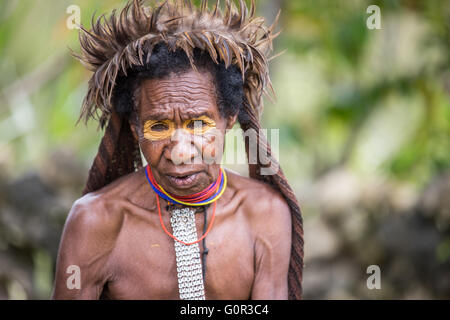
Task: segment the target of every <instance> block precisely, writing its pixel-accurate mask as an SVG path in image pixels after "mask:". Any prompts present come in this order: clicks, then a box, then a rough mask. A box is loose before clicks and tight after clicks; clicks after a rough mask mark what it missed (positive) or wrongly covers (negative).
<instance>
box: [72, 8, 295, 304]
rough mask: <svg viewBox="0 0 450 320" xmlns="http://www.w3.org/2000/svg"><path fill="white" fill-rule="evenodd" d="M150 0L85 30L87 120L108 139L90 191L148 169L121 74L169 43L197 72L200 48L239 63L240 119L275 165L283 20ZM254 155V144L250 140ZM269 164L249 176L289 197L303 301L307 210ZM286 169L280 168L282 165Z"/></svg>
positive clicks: (292, 284)
mask: <svg viewBox="0 0 450 320" xmlns="http://www.w3.org/2000/svg"><path fill="white" fill-rule="evenodd" d="M143 2H144V1H142V0H130V1H129V2H128V4H127V5H126V6H125V7H124V9H122V11H121V12H120V13H117V12H116V10H114V11H113V12H112V14H111V15H110V16H109V18H106V17H105V16H104V15H102V16H100V18H98V19H97V21H94V18H93V19H92V28H91V30H87V29H85V28H83V27H81V31H80V44H81V54H79V55H76V56H77V58H78V59H79V60H80V61H81V62H82V63H83V64H84V65H85V66H86V67H87V68H88V69H89V70H91V71H92V72H93V75H92V77H91V79H90V80H89V88H88V92H87V95H86V97H85V99H84V101H83V107H82V112H81V116H80V119H81V118H84V119H85V120H86V121H87V120H88V119H89V118H93V119H96V120H99V122H100V125H101V127H102V128H103V127H104V125H105V124H106V123H108V126H107V128H106V132H105V135H104V137H103V139H102V142H101V144H100V147H99V151H98V154H97V156H96V158H95V160H94V163H93V165H92V167H91V170H90V172H89V178H88V182H87V185H86V187H85V190H84V193H88V192H92V191H95V190H98V189H100V188H101V187H103V186H105V185H107V184H108V183H110V182H111V181H113V180H115V179H117V178H118V177H120V176H122V175H125V174H128V173H130V172H133V171H134V170H136V169H137V168H139V167H141V166H142V163H141V158H140V152H139V145H138V143H137V141H136V140H135V139H134V137H133V135H132V134H131V130H130V127H129V124H128V121H126V119H125V118H124V117H122V116H120V115H118V114H117V113H116V112H114V106H113V105H112V101H113V93H114V88H115V86H116V84H117V79H118V77H126V76H127V73H128V72H129V70H131V69H133V67H139V66H145V65H146V64H147V63H148V61H149V59H150V56H151V54H152V50H153V48H154V47H155V46H156V45H157V44H158V43H165V44H166V45H167V47H168V48H169V50H173V51H175V50H177V49H182V50H183V51H184V52H185V53H186V55H187V57H188V59H189V61H190V62H191V65H192V67H193V68H194V69H195V64H194V61H193V56H194V55H193V51H194V49H196V48H198V49H200V50H202V51H205V52H207V53H208V54H209V56H210V57H211V59H212V60H213V61H214V62H215V63H219V62H224V63H225V66H226V67H228V66H230V65H235V66H237V67H238V68H239V70H240V71H241V73H242V79H243V85H244V94H245V99H244V103H243V106H242V107H243V108H244V113H245V114H246V117H245V119H246V120H245V121H244V120H239V121H240V125H241V128H242V129H243V130H244V131H245V130H247V129H254V130H255V131H256V132H257V135H258V143H259V145H258V146H259V148H262V149H263V150H264V151H266V154H267V155H269V157H270V159H271V161H272V162H273V163H277V160H276V159H275V158H274V157H273V156H272V155H271V151H270V146H269V145H268V143H267V141H266V139H265V137H264V136H263V135H262V134H259V129H260V124H259V117H260V115H261V112H262V107H263V105H262V94H263V93H264V92H265V93H267V89H269V90H272V91H273V89H272V85H271V83H270V78H269V69H268V60H269V59H268V57H267V56H268V54H269V52H270V51H271V50H272V41H273V39H274V38H275V37H276V36H277V35H278V34H279V33H274V29H275V26H276V23H277V20H278V17H279V14H278V16H277V18H276V20H275V22H274V23H273V24H272V25H271V26H270V27H268V26H266V25H265V20H264V19H263V18H261V17H255V16H254V13H255V3H254V0H251V5H250V8H248V7H247V6H246V4H245V2H244V0H239V1H238V5H239V9H238V8H237V6H236V5H235V3H234V1H231V0H226V1H225V10H224V11H222V10H221V8H220V5H219V3H220V0H217V1H216V4H215V6H214V8H213V9H209V8H208V1H207V0H202V1H201V4H200V7H199V8H197V7H196V6H194V5H193V4H192V2H191V0H172V1H165V2H163V3H160V4H158V5H156V6H154V7H153V8H151V7H146V6H144V3H143ZM245 145H246V152H247V156H248V154H249V153H248V152H249V150H248V149H249V146H248V141H247V140H246V141H245ZM262 167H264V165H262V164H261V162H260V161H259V159H258V163H257V164H249V175H250V177H252V178H255V179H259V180H263V181H264V182H266V183H269V184H271V185H272V186H273V187H274V188H275V189H277V190H279V191H280V192H281V193H282V194H283V196H284V197H285V199H286V200H287V202H288V204H289V206H290V208H291V213H292V226H293V230H292V231H293V232H292V250H291V262H290V266H289V297H290V298H291V299H299V298H300V297H301V280H302V267H303V227H302V218H301V213H300V208H299V205H298V203H297V200H296V198H295V195H294V193H293V191H292V189H291V188H290V186H289V184H288V182H287V180H286V178H285V177H284V175H283V172H282V170H281V168H279V170H278V172H277V174H275V175H272V176H264V175H261V173H260V169H261V168H262ZM278 167H279V166H278Z"/></svg>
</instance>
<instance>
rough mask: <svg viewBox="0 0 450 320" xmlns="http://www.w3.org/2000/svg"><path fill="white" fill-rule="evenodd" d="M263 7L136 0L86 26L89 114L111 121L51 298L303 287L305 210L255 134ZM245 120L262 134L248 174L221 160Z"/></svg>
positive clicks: (238, 293)
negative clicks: (258, 12) (258, 13)
mask: <svg viewBox="0 0 450 320" xmlns="http://www.w3.org/2000/svg"><path fill="white" fill-rule="evenodd" d="M254 8H255V7H254V4H253V3H252V6H251V8H250V14H248V9H247V7H246V6H245V3H244V2H243V1H240V2H239V10H237V9H235V6H234V4H233V3H231V2H230V1H227V2H226V8H225V12H224V13H222V12H221V10H220V8H219V6H218V5H216V6H215V8H214V9H211V10H209V9H208V6H207V1H202V4H201V6H200V8H195V7H194V6H193V5H192V4H191V3H190V2H189V1H169V2H165V3H163V4H159V5H157V6H156V7H154V8H148V7H145V6H144V5H143V4H142V1H138V0H135V1H132V2H130V3H129V4H128V5H127V6H126V7H125V8H124V9H123V10H122V11H121V12H120V13H119V14H118V15H115V13H113V14H112V15H111V16H110V17H109V19H102V18H100V19H98V20H97V22H96V23H94V24H93V26H92V30H90V31H88V30H85V29H82V32H81V35H80V42H81V47H82V52H81V55H80V56H79V59H80V60H81V61H82V62H83V63H84V65H86V66H87V67H88V68H90V69H91V70H92V71H93V72H94V74H93V76H92V78H91V80H90V81H89V91H88V94H87V96H86V98H85V100H84V104H83V111H82V116H83V117H84V118H85V119H86V120H87V119H89V118H96V119H98V120H99V121H100V125H101V127H104V126H105V125H106V124H107V127H106V131H105V135H104V137H103V139H102V142H101V145H100V147H99V152H98V154H97V156H96V158H95V161H94V163H93V165H92V168H91V170H90V173H89V178H88V182H87V185H86V188H85V190H84V196H83V197H82V198H80V199H79V200H77V201H76V202H75V203H74V205H73V207H72V210H71V212H70V214H69V217H68V218H67V222H66V225H65V227H64V232H63V236H62V240H61V244H60V249H59V256H58V262H57V271H56V280H55V288H54V293H53V297H54V298H55V299H99V298H106V299H287V298H291V299H299V298H300V297H301V279H302V278H301V277H302V264H303V231H302V220H301V214H300V209H299V206H298V204H297V200H296V199H295V196H294V194H293V192H292V190H291V188H290V187H289V185H288V183H287V181H286V179H285V177H284V175H283V173H282V171H281V169H280V168H279V166H278V163H277V162H276V159H274V158H273V157H272V155H271V152H270V147H269V145H268V144H267V141H266V140H265V138H264V136H263V135H262V134H261V133H260V132H259V129H260V124H259V116H260V113H261V110H262V99H261V96H262V93H263V92H264V91H265V88H266V87H269V88H271V86H270V80H269V75H268V66H267V57H266V54H267V53H268V52H269V51H270V49H271V44H272V40H273V38H274V37H275V36H276V35H274V34H273V29H274V25H275V24H274V25H273V26H272V27H270V28H268V27H266V26H265V25H264V20H263V19H261V18H256V17H254ZM236 121H238V122H239V124H240V126H241V128H242V129H243V130H244V132H245V131H249V130H253V131H254V132H255V135H256V143H252V142H251V141H252V140H251V139H245V146H246V152H247V155H248V159H249V176H250V177H244V176H241V175H239V174H237V173H234V172H231V171H230V170H225V169H224V168H222V167H221V165H220V160H221V156H222V152H223V144H224V139H225V134H226V130H227V129H231V128H232V127H233V125H234V124H235V122H236ZM255 150H263V151H264V152H263V153H262V154H266V155H267V157H268V158H269V160H270V165H271V167H273V164H276V166H275V167H276V170H275V171H274V172H271V171H270V170H266V173H264V172H263V171H264V169H267V161H264V162H263V161H262V159H261V152H259V153H258V152H257V155H256V156H255V157H253V156H251V154H252V152H254V151H255ZM141 153H142V155H143V156H144V157H145V160H146V161H147V163H148V164H147V165H146V166H145V167H143V166H142V162H141ZM253 158H255V161H251V160H252V159H253ZM263 163H265V164H266V165H263ZM74 267H75V269H74ZM68 268H72V269H70V270H75V272H77V274H76V276H78V277H79V279H78V283H77V285H69V284H70V281H72V280H73V279H69V277H72V276H73V275H72V274H71V273H70V272H69V273H68V270H69V269H68Z"/></svg>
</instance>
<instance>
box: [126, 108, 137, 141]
mask: <svg viewBox="0 0 450 320" xmlns="http://www.w3.org/2000/svg"><path fill="white" fill-rule="evenodd" d="M132 117H133V115H132V114H131V115H130V117H129V118H128V123H129V124H130V129H131V133H132V134H133V137H134V138H135V139H136V141H138V142H139V135H138V132H137V130H138V128H137V127H136V124H137V122H138V121H139V120H138V119H135V120H133V119H132Z"/></svg>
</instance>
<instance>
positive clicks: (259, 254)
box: [251, 192, 292, 300]
mask: <svg viewBox="0 0 450 320" xmlns="http://www.w3.org/2000/svg"><path fill="white" fill-rule="evenodd" d="M258 199H267V200H265V201H258V203H257V204H255V203H254V204H253V205H254V209H255V210H257V212H254V214H253V215H252V216H253V217H254V220H256V222H254V223H255V226H256V228H255V229H256V239H255V280H254V284H253V289H252V294H251V299H252V300H260V299H269V300H276V299H288V269H289V260H290V252H291V232H292V231H291V212H290V209H289V206H288V205H287V203H286V201H285V200H284V199H283V198H282V196H281V195H279V194H278V193H274V192H271V194H270V195H265V196H264V197H261V198H260V197H258Z"/></svg>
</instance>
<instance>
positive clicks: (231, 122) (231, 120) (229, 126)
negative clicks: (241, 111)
mask: <svg viewBox="0 0 450 320" xmlns="http://www.w3.org/2000/svg"><path fill="white" fill-rule="evenodd" d="M237 116H238V115H237V114H235V115H234V116H229V117H227V130H230V129H232V128H233V126H234V124H235V123H236V119H237Z"/></svg>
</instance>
